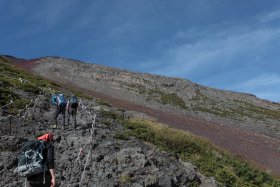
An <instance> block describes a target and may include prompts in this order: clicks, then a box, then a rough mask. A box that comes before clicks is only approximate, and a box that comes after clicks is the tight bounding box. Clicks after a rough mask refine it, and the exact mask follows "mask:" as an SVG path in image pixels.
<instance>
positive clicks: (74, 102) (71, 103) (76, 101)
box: [70, 96, 78, 108]
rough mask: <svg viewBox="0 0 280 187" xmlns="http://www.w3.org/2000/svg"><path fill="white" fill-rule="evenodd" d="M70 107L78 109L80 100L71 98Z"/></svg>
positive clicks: (74, 97)
mask: <svg viewBox="0 0 280 187" xmlns="http://www.w3.org/2000/svg"><path fill="white" fill-rule="evenodd" d="M70 106H71V107H72V108H77V107H78V98H77V97H76V96H71V98H70Z"/></svg>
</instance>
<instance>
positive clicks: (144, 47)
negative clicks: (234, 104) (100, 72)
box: [0, 0, 280, 102]
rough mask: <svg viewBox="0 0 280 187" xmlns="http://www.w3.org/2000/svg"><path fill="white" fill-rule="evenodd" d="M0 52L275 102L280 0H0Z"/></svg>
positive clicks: (277, 97) (278, 91) (279, 58)
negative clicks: (171, 79)
mask: <svg viewBox="0 0 280 187" xmlns="http://www.w3.org/2000/svg"><path fill="white" fill-rule="evenodd" d="M0 13H1V16H0V54H8V55H13V56H17V57H22V58H36V57H41V56H61V57H68V58H73V59H77V60H81V61H86V62H92V63H96V64H103V65H107V66H113V67H118V68H122V69H127V70H132V71H137V72H146V73H153V74H159V75H166V76H172V77H181V78H185V79H188V80H191V81H193V82H196V83H199V84H202V85H206V86H210V87H214V88H219V89H225V90H233V91H240V92H247V93H252V94H255V95H256V96H257V97H260V98H264V99H267V100H271V101H276V102H279V101H280V95H279V94H280V86H279V84H280V70H279V69H280V52H279V49H280V1H276V0H265V1H263V0H251V1H244V0H64V1H61V0H40V1H38V0H29V1H28V0H0Z"/></svg>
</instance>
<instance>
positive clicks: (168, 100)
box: [148, 90, 186, 109]
mask: <svg viewBox="0 0 280 187" xmlns="http://www.w3.org/2000/svg"><path fill="white" fill-rule="evenodd" d="M148 97H149V99H155V100H156V101H158V102H160V103H162V104H164V105H165V104H170V105H173V106H178V107H180V108H183V109H184V108H186V103H185V101H184V100H183V99H182V98H180V97H179V96H178V95H177V94H176V93H166V92H163V91H160V90H149V92H148Z"/></svg>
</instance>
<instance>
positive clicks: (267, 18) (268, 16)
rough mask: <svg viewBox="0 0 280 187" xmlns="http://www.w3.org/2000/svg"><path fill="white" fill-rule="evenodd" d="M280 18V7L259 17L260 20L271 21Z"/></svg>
mask: <svg viewBox="0 0 280 187" xmlns="http://www.w3.org/2000/svg"><path fill="white" fill-rule="evenodd" d="M278 19H280V9H278V10H274V11H272V12H269V13H266V14H263V15H261V16H260V17H259V21H260V22H270V21H274V20H278Z"/></svg>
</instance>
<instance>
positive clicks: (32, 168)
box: [14, 140, 47, 177]
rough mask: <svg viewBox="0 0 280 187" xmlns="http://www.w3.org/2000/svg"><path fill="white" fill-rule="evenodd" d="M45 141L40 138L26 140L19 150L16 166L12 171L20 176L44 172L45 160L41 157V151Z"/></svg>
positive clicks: (43, 148) (44, 146)
mask: <svg viewBox="0 0 280 187" xmlns="http://www.w3.org/2000/svg"><path fill="white" fill-rule="evenodd" d="M45 148H46V143H45V142H44V141H40V140H31V141H28V142H26V143H25V144H24V145H23V146H22V148H21V149H20V151H19V156H18V167H17V168H16V169H15V170H14V173H18V175H19V176H22V177H30V176H33V175H36V174H39V173H43V172H45V170H46V169H47V168H46V161H45V160H44V158H43V156H44V155H43V151H44V150H45Z"/></svg>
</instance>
